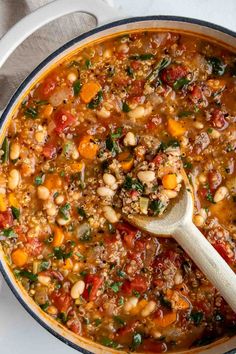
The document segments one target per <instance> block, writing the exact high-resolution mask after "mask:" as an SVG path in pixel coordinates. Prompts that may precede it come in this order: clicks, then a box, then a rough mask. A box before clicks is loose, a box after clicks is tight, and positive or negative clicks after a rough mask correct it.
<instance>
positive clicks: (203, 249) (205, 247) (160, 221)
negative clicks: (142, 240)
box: [126, 171, 236, 312]
mask: <svg viewBox="0 0 236 354" xmlns="http://www.w3.org/2000/svg"><path fill="white" fill-rule="evenodd" d="M182 176H183V180H184V183H183V186H182V188H181V191H180V193H179V196H178V198H176V201H175V202H173V204H171V205H169V207H168V208H167V210H166V212H165V213H164V214H163V215H161V216H157V217H155V216H153V217H150V216H141V215H138V214H134V215H129V216H128V218H126V220H127V221H128V222H129V223H131V224H133V225H134V226H136V227H138V228H140V229H142V230H145V231H148V232H150V233H151V234H153V235H163V236H164V237H170V235H171V236H172V237H173V238H174V239H175V240H176V241H177V242H178V244H179V245H180V246H181V247H182V248H183V249H184V250H185V251H186V253H187V254H188V255H189V256H190V258H192V260H193V261H194V262H195V264H196V265H197V266H198V267H199V269H201V271H202V272H203V273H204V274H205V275H206V277H207V278H208V279H209V280H210V282H211V283H212V284H213V285H214V286H215V287H216V288H217V289H218V290H219V292H220V294H221V295H222V296H223V298H224V299H225V301H226V302H227V303H228V304H229V305H230V307H231V308H232V309H233V310H234V311H235V312H236V274H235V273H234V271H233V270H232V269H231V268H230V266H229V265H228V264H227V263H226V262H225V260H224V259H223V258H222V257H221V256H220V254H219V253H218V252H217V251H216V250H215V248H214V247H213V246H212V245H211V244H210V242H208V241H207V239H206V238H205V237H204V235H203V234H202V233H201V232H200V231H199V229H198V228H197V227H196V226H195V225H194V223H193V221H192V216H193V206H194V197H193V191H192V187H191V185H190V184H189V182H188V178H187V176H186V174H185V172H184V171H182Z"/></svg>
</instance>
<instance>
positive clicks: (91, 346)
mask: <svg viewBox="0 0 236 354" xmlns="http://www.w3.org/2000/svg"><path fill="white" fill-rule="evenodd" d="M72 12H86V13H90V14H92V15H94V16H95V17H96V18H97V22H98V24H99V25H101V24H103V25H102V26H100V27H97V28H95V29H93V30H91V31H89V32H87V33H85V34H82V35H80V36H79V37H76V38H75V39H73V40H71V41H70V42H68V43H66V44H65V45H64V46H63V47H61V48H60V49H58V50H56V51H55V52H54V53H52V54H51V55H50V56H49V57H48V58H47V59H45V60H44V61H43V62H42V63H41V64H40V65H39V66H38V67H37V68H36V69H35V70H34V71H33V72H32V73H31V74H30V75H29V76H28V77H27V79H26V80H25V81H24V82H23V83H22V84H21V85H20V87H19V88H18V89H17V91H16V92H15V93H14V95H13V96H12V98H11V99H10V101H9V103H8V104H7V106H6V108H5V109H4V111H3V112H2V115H1V120H0V129H1V130H0V143H1V141H2V140H3V138H4V134H5V131H6V128H7V126H8V124H9V120H10V118H11V116H12V114H13V112H15V111H16V109H17V107H18V105H19V104H20V103H21V101H22V97H23V96H24V94H25V92H26V91H28V90H29V89H30V88H31V87H32V85H33V84H34V83H35V82H36V81H37V80H38V79H39V77H41V76H42V74H43V73H44V72H45V71H47V70H48V69H49V68H50V67H51V66H52V65H53V64H54V65H55V63H56V62H57V61H58V60H61V59H62V58H63V57H65V56H66V55H67V54H68V53H70V52H71V51H73V50H75V49H77V48H79V47H81V46H84V45H87V44H88V43H90V42H92V41H95V40H98V39H101V38H103V37H106V36H111V35H115V34H117V33H120V32H124V31H128V32H130V31H132V30H137V29H140V30H141V29H142V30H144V29H161V30H175V31H181V32H188V33H189V32H190V33H194V34H196V35H198V36H201V37H208V38H210V39H211V40H214V41H216V42H218V43H219V42H220V43H221V44H222V45H224V46H226V47H228V48H232V50H234V51H236V34H235V33H234V32H232V31H230V30H227V29H225V28H222V27H220V26H216V25H213V24H211V23H208V22H203V21H199V20H194V19H189V18H181V17H173V16H147V17H136V18H127V19H122V20H118V21H115V22H109V21H114V20H115V19H116V20H117V12H116V11H115V10H114V9H112V8H110V7H109V6H108V5H106V4H105V3H104V2H102V1H101V0H57V1H54V2H52V3H50V4H48V5H46V6H43V7H41V8H39V9H38V10H36V11H35V12H33V13H32V14H30V15H28V16H27V17H25V18H24V19H22V20H21V21H20V22H18V23H17V24H16V25H15V26H14V27H13V28H12V29H11V30H10V31H9V32H8V33H7V34H6V35H5V36H4V37H3V38H2V39H1V40H0V67H1V66H2V65H3V63H4V62H5V61H6V59H7V58H8V57H9V55H10V54H11V53H12V52H13V51H14V50H15V48H16V47H17V46H18V45H19V44H20V43H22V41H23V40H25V39H26V38H27V37H28V36H29V35H30V34H32V33H33V32H34V31H36V30H37V29H38V28H40V27H41V26H43V25H45V24H46V23H48V22H50V21H52V20H54V19H56V18H59V17H61V16H63V15H66V14H69V13H72ZM108 22H109V23H108ZM104 23H107V24H105V25H104ZM0 271H1V272H2V274H3V277H4V278H5V280H6V282H7V283H8V285H9V287H10V289H11V290H12V292H13V293H14V295H15V296H16V298H17V299H18V300H19V302H20V303H21V304H22V305H23V306H24V308H25V309H26V311H28V312H29V313H30V314H31V316H32V317H33V318H34V319H35V320H36V321H38V322H39V323H40V324H41V325H42V326H43V327H44V328H45V329H47V330H48V331H49V332H51V333H52V334H53V335H54V336H55V337H57V338H58V339H60V340H62V341H63V342H64V343H66V344H68V345H70V346H71V347H73V348H74V349H77V350H79V351H81V352H83V353H99V354H102V353H103V354H110V353H125V352H121V351H119V352H118V351H116V350H113V349H109V348H105V347H103V346H101V345H99V344H97V343H94V342H92V341H90V340H88V339H85V338H82V337H80V336H78V335H76V334H74V333H72V332H71V331H69V330H67V329H66V328H65V327H63V326H61V325H60V324H59V323H58V322H57V321H55V320H53V319H52V318H51V317H50V316H49V315H47V314H46V313H45V312H43V311H42V310H41V309H40V308H39V306H37V305H36V304H35V302H34V301H33V300H32V299H31V298H30V297H29V296H28V294H27V292H26V291H25V290H24V289H23V288H22V286H21V285H20V284H19V283H18V282H16V280H15V278H14V276H13V274H12V272H11V270H10V268H9V266H8V264H7V262H6V257H5V255H4V253H3V250H2V249H1V247H0ZM234 348H236V336H234V337H231V338H223V339H221V340H219V341H217V342H215V343H213V344H211V345H208V346H205V347H201V348H195V349H193V350H187V351H184V352H178V353H179V354H180V353H181V354H183V353H185V354H190V353H207V354H222V353H225V352H227V351H229V350H232V351H231V352H229V353H232V354H233V353H236V349H235V350H234Z"/></svg>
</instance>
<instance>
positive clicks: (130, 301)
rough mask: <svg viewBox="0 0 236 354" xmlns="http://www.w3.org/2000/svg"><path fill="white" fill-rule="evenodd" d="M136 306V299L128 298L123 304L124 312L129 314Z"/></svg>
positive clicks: (133, 297)
mask: <svg viewBox="0 0 236 354" xmlns="http://www.w3.org/2000/svg"><path fill="white" fill-rule="evenodd" d="M137 304H138V298H137V297H135V296H132V297H130V298H129V299H128V300H127V301H126V303H125V304H124V311H125V312H130V311H131V310H132V309H133V308H135V307H136V306H137Z"/></svg>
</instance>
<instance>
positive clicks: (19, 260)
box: [11, 248, 28, 267]
mask: <svg viewBox="0 0 236 354" xmlns="http://www.w3.org/2000/svg"><path fill="white" fill-rule="evenodd" d="M11 259H12V262H13V263H14V264H15V265H16V266H17V267H23V266H24V265H25V264H26V263H27V260H28V254H27V253H26V252H25V251H24V250H22V249H20V248H17V249H16V250H15V251H13V252H12V254H11Z"/></svg>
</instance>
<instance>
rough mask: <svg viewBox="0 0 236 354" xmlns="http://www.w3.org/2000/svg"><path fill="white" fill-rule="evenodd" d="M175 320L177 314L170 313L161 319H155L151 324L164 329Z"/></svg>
mask: <svg viewBox="0 0 236 354" xmlns="http://www.w3.org/2000/svg"><path fill="white" fill-rule="evenodd" d="M176 320H177V313H176V312H174V311H172V312H169V313H166V314H165V315H163V317H160V318H155V319H154V320H153V322H154V323H155V325H156V326H157V327H161V328H166V327H168V326H170V325H171V324H172V323H174V322H175V321H176Z"/></svg>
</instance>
